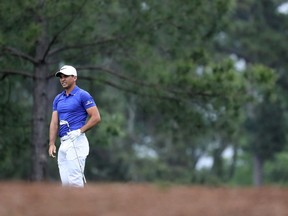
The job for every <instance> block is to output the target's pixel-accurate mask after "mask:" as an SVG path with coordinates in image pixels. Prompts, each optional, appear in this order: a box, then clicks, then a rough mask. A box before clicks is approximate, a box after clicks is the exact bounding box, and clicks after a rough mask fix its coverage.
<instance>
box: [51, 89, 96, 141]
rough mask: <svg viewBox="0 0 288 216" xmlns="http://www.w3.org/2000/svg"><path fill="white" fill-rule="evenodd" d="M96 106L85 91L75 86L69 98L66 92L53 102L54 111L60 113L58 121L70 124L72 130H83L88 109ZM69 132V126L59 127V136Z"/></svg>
mask: <svg viewBox="0 0 288 216" xmlns="http://www.w3.org/2000/svg"><path fill="white" fill-rule="evenodd" d="M93 106H96V103H95V101H94V99H93V98H92V96H91V95H90V94H89V93H88V92H87V91H85V90H83V89H81V88H79V87H78V86H75V87H74V89H73V90H72V91H71V92H70V94H69V95H68V96H67V95H66V93H65V91H63V92H61V93H60V94H58V95H57V96H56V97H55V99H54V101H53V111H57V112H58V118H59V119H58V120H59V122H60V121H61V120H65V121H67V122H68V123H69V126H70V129H71V130H77V129H79V128H81V127H82V126H83V125H84V124H85V123H86V120H87V117H88V113H87V112H86V109H88V108H90V107H93ZM67 132H69V128H68V126H67V125H59V136H60V137H63V136H65V135H66V134H67Z"/></svg>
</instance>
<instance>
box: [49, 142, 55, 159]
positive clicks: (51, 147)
mask: <svg viewBox="0 0 288 216" xmlns="http://www.w3.org/2000/svg"><path fill="white" fill-rule="evenodd" d="M48 153H49V156H50V157H52V158H55V157H56V156H55V154H56V146H55V144H49V150H48Z"/></svg>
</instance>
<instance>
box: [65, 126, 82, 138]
mask: <svg viewBox="0 0 288 216" xmlns="http://www.w3.org/2000/svg"><path fill="white" fill-rule="evenodd" d="M81 134H82V133H81V130H80V129H78V130H73V131H70V132H68V133H67V135H68V136H69V139H70V140H72V141H74V140H76V139H77V137H79V136H80V135H81Z"/></svg>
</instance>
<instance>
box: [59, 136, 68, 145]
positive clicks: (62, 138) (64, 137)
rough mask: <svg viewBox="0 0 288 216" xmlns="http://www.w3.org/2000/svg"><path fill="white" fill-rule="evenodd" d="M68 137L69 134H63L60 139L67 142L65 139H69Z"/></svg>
mask: <svg viewBox="0 0 288 216" xmlns="http://www.w3.org/2000/svg"><path fill="white" fill-rule="evenodd" d="M68 139H69V136H68V135H65V136H63V137H61V138H60V141H61V143H62V142H65V141H66V140H68Z"/></svg>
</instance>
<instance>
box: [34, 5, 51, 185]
mask: <svg viewBox="0 0 288 216" xmlns="http://www.w3.org/2000/svg"><path fill="white" fill-rule="evenodd" d="M44 4H45V0H38V7H39V11H40V12H39V14H38V16H37V21H38V23H39V26H40V28H41V34H40V35H39V38H38V40H37V44H36V50H35V51H36V52H35V59H36V63H35V64H34V89H33V100H34V101H33V114H32V116H33V123H32V125H33V129H32V149H33V151H32V180H34V181H42V180H44V178H45V177H46V171H47V154H48V153H47V150H48V148H47V144H48V135H47V134H48V124H47V114H48V107H47V105H48V96H47V90H48V88H47V86H48V64H47V62H46V59H45V58H46V57H45V53H46V51H47V49H48V47H49V40H48V32H47V19H46V17H45V16H44V14H45V13H44V12H43V13H41V11H42V10H44Z"/></svg>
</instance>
